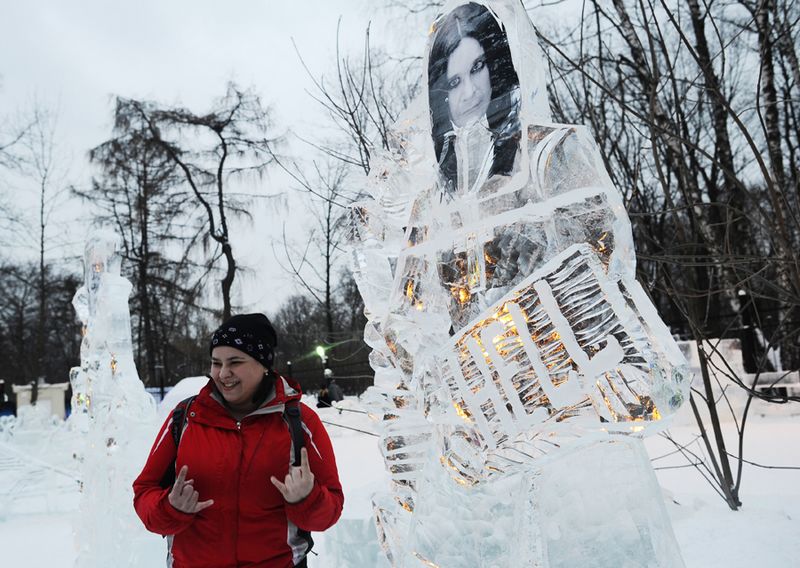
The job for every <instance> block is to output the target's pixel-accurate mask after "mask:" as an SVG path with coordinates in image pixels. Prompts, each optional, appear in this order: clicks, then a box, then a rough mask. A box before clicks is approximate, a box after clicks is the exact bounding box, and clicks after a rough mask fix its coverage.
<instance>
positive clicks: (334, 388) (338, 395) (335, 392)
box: [328, 377, 344, 402]
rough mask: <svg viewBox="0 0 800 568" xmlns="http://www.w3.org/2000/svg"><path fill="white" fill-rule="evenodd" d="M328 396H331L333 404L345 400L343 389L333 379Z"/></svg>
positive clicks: (329, 385) (329, 384)
mask: <svg viewBox="0 0 800 568" xmlns="http://www.w3.org/2000/svg"><path fill="white" fill-rule="evenodd" d="M328 395H329V396H330V399H331V402H339V401H342V400H344V393H343V392H342V387H340V386H339V385H338V383H337V382H336V379H334V378H333V377H331V380H330V382H329V383H328Z"/></svg>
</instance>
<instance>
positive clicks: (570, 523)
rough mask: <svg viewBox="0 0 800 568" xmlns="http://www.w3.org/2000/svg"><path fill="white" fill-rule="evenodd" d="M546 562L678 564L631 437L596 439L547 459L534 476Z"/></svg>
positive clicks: (643, 457) (632, 566)
mask: <svg viewBox="0 0 800 568" xmlns="http://www.w3.org/2000/svg"><path fill="white" fill-rule="evenodd" d="M534 485H535V489H534V502H535V503H536V504H537V505H536V508H537V517H538V518H537V523H538V525H539V528H540V532H541V536H542V540H541V542H542V548H543V550H542V552H543V554H542V556H543V557H544V559H545V560H546V564H545V565H546V566H548V567H550V568H568V567H574V566H614V567H618V568H680V567H682V566H683V565H684V564H683V560H682V558H681V555H680V549H679V547H678V543H677V541H676V540H675V535H674V533H673V531H672V526H671V524H670V522H669V516H668V515H667V511H666V508H665V506H664V500H663V498H662V494H661V488H660V487H659V485H658V482H657V481H656V477H655V472H654V471H653V468H652V466H651V465H650V459H649V458H648V456H647V453H646V451H645V449H644V444H643V443H642V442H641V441H640V440H636V439H620V440H614V441H606V442H596V443H594V444H591V445H589V446H587V447H585V448H581V449H580V450H579V451H574V452H571V453H568V454H567V455H565V456H563V457H560V458H558V459H554V460H553V461H552V462H551V463H550V464H549V465H548V466H547V467H543V468H542V470H541V472H540V473H539V475H538V476H537V477H536V478H535V480H534Z"/></svg>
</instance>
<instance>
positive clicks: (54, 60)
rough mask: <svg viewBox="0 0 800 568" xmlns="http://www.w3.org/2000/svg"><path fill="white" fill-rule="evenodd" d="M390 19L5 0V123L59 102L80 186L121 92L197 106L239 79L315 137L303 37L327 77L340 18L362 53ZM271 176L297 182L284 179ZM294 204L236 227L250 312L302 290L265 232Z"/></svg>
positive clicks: (347, 13)
mask: <svg viewBox="0 0 800 568" xmlns="http://www.w3.org/2000/svg"><path fill="white" fill-rule="evenodd" d="M381 16H382V14H381V13H380V12H378V11H376V10H375V9H374V3H370V2H369V1H368V0H303V1H302V2H282V1H273V0H270V1H267V0H260V1H257V0H250V1H245V0H228V1H226V2H220V1H218V0H217V1H212V0H180V1H178V0H172V1H168V0H137V1H136V2H109V1H108V0H70V1H63V0H30V1H27V2H24V1H19V0H0V54H1V55H0V119H2V118H4V117H9V116H13V115H14V114H15V113H18V112H24V111H25V110H26V109H28V108H30V104H31V101H32V100H33V99H37V100H39V101H40V102H41V103H43V104H45V105H46V106H48V107H49V108H57V109H58V116H59V123H58V132H59V134H60V139H61V146H62V149H63V151H64V153H65V154H66V155H68V156H70V158H69V161H70V162H71V165H72V167H71V173H70V180H71V181H73V182H75V183H86V181H87V180H88V174H89V171H90V170H89V168H88V165H87V161H86V152H87V151H88V149H89V148H91V147H93V146H95V145H97V144H99V143H100V142H102V141H104V140H105V139H107V138H108V137H109V136H110V133H111V112H112V97H113V96H114V95H122V96H126V97H134V98H146V99H152V100H157V101H159V102H163V103H170V104H177V103H180V104H183V105H185V106H188V107H189V108H191V109H192V110H196V111H198V112H199V111H203V110H206V109H207V108H209V106H210V104H211V101H212V100H213V99H214V98H215V97H218V96H221V95H222V94H223V93H224V90H225V85H226V83H227V81H229V80H234V81H236V82H237V83H238V84H239V85H240V86H241V87H250V86H252V87H254V88H255V90H256V91H257V92H258V93H259V94H260V95H261V96H262V98H263V100H264V101H265V102H267V103H269V104H270V105H271V106H272V107H273V109H274V111H275V117H276V119H277V122H278V125H279V128H280V130H281V131H282V132H288V133H291V132H293V131H296V132H298V133H301V134H303V135H304V136H310V135H311V134H312V132H313V129H314V127H315V126H314V125H315V124H319V122H320V121H321V120H322V119H323V115H322V111H321V109H320V108H319V106H318V105H317V103H315V102H314V101H313V100H312V99H311V98H310V97H309V96H308V95H307V94H306V93H305V90H306V89H310V88H311V85H310V81H309V78H308V76H307V74H306V72H305V71H304V70H303V68H302V66H301V64H300V61H299V59H298V57H297V55H296V53H295V48H294V45H293V42H294V44H296V45H297V49H298V50H299V51H300V52H301V53H302V55H303V57H304V59H305V61H306V64H307V65H308V66H309V67H310V69H311V70H312V72H313V73H314V74H316V75H319V74H323V73H327V72H330V70H331V69H332V66H333V64H334V61H335V60H334V48H335V44H336V27H337V21H338V20H339V18H340V17H341V21H342V28H341V29H342V31H341V38H342V46H343V47H344V48H345V49H352V50H354V51H357V50H359V49H360V48H361V47H362V45H363V37H364V35H363V34H364V29H365V27H366V25H367V23H368V19H369V18H372V19H373V20H374V23H373V26H375V27H374V29H376V30H378V31H380V30H381V27H380V26H381V25H382V24H381V22H380V18H381ZM383 16H385V15H383ZM375 20H377V21H375ZM424 32H425V30H419V31H418V33H420V34H424ZM270 180H271V181H270V182H269V183H274V184H275V185H277V186H278V187H279V188H283V187H284V186H286V185H288V182H287V181H286V180H285V179H284V178H282V177H281V176H280V175H275V176H272V177H271V178H270ZM19 202H20V203H23V202H24V200H19ZM291 203H292V202H290V208H289V209H288V210H286V211H285V212H284V213H283V215H281V216H280V218H276V217H275V215H274V214H273V215H271V216H268V217H265V218H263V219H258V220H257V222H256V223H255V227H256V229H245V228H236V229H235V231H237V232H238V234H235V235H234V236H235V239H236V240H235V244H237V243H238V244H239V248H240V250H241V251H244V250H245V249H246V252H244V253H243V254H245V258H243V259H241V260H243V261H244V263H245V264H249V265H250V266H251V267H252V268H254V269H255V272H254V276H251V277H249V278H248V279H247V280H249V283H248V284H246V286H245V288H244V291H243V297H240V300H241V301H244V302H245V303H246V304H247V308H248V309H262V310H265V311H272V310H274V309H275V308H276V307H277V306H278V304H279V303H280V300H282V299H283V298H284V297H285V296H286V295H287V294H288V293H289V292H291V291H293V287H292V286H290V285H289V284H288V281H287V279H286V278H285V277H283V276H282V275H280V274H279V272H280V271H279V269H277V268H276V267H275V266H274V261H273V260H272V259H271V257H270V255H269V254H267V252H266V251H267V250H268V249H269V248H270V247H269V246H264V242H263V239H262V235H261V234H260V233H258V231H259V230H260V228H263V227H265V226H271V227H272V228H273V229H274V228H275V227H277V226H279V225H280V224H281V223H282V222H283V221H284V220H285V219H286V218H287V217H289V218H296V219H302V218H303V213H304V212H303V211H298V207H297V204H296V202H294V205H292V204H291ZM80 214H81V209H80V208H75V209H74V210H72V209H70V210H69V215H70V216H73V215H74V216H75V218H76V219H77V218H78V217H79V215H80ZM297 224H298V223H295V226H296V225H297ZM80 226H81V227H83V226H85V223H80ZM82 238H83V237H82V235H81V236H78V237H75V240H76V242H77V241H80V240H82ZM75 269H76V270H77V269H79V267H75Z"/></svg>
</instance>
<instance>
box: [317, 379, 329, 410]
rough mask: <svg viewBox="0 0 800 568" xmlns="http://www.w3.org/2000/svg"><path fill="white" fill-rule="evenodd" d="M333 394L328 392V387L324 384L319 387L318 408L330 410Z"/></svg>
mask: <svg viewBox="0 0 800 568" xmlns="http://www.w3.org/2000/svg"><path fill="white" fill-rule="evenodd" d="M331 406H332V405H331V394H330V391H328V387H327V385H326V384H325V383H324V382H323V383H320V385H319V392H318V393H317V408H330V407H331Z"/></svg>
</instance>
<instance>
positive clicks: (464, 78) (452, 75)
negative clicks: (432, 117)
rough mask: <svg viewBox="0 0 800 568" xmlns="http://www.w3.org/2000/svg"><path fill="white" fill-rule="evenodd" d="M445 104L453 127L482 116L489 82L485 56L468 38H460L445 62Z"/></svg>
mask: <svg viewBox="0 0 800 568" xmlns="http://www.w3.org/2000/svg"><path fill="white" fill-rule="evenodd" d="M447 90H448V94H447V104H448V106H449V108H450V118H451V119H452V121H453V124H455V125H456V126H467V125H470V124H474V123H475V122H477V121H478V120H480V119H481V118H482V117H483V116H485V115H486V109H488V108H489V102H490V101H491V99H492V83H491V80H490V79H489V68H488V67H487V65H486V54H485V53H484V51H483V48H482V47H481V44H480V43H478V40H476V39H475V38H471V37H465V38H463V39H462V40H461V41H460V42H459V44H458V46H457V47H456V49H455V51H453V53H452V54H451V55H450V57H449V59H448V60H447Z"/></svg>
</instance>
